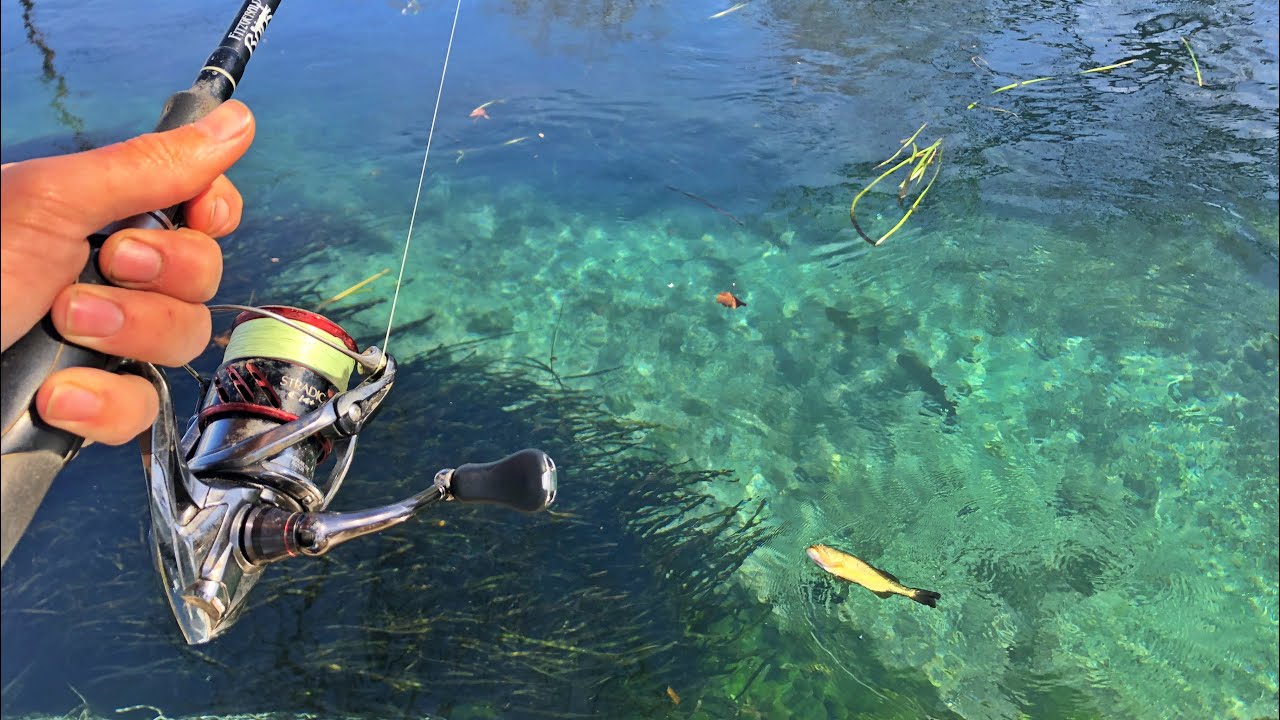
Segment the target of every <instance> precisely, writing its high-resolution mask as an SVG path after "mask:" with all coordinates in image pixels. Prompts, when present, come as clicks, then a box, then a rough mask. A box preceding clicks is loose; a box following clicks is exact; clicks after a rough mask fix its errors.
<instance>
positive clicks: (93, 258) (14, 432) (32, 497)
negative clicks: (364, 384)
mask: <svg viewBox="0 0 1280 720" xmlns="http://www.w3.org/2000/svg"><path fill="white" fill-rule="evenodd" d="M279 4H280V0H247V1H246V2H245V4H244V5H243V6H242V7H241V8H240V11H239V12H238V13H237V14H236V18H235V20H234V21H232V23H231V27H230V28H229V29H228V30H227V32H226V34H225V35H224V36H223V38H222V41H221V42H220V43H219V44H218V47H217V48H215V49H214V51H213V53H212V54H211V55H209V58H208V59H207V60H205V64H204V67H202V68H201V69H200V73H199V75H198V76H197V77H196V81H195V82H194V83H192V85H191V87H190V88H189V89H187V90H182V91H179V92H177V93H174V94H173V95H172V96H170V98H169V99H168V101H167V102H166V103H165V106H164V110H163V111H161V114H160V121H159V122H158V123H157V124H156V132H163V131H165V130H172V129H174V128H176V127H180V126H182V125H187V124H189V123H193V122H195V121H197V120H199V119H200V118H202V117H204V116H205V115H208V114H209V113H210V112H212V111H213V109H214V108H216V107H218V105H220V104H222V103H223V102H225V101H226V100H228V99H230V97H231V94H232V93H233V92H235V88H236V83H237V82H238V81H239V80H240V77H241V76H242V75H243V74H244V69H245V65H246V64H248V62H249V58H250V56H252V54H253V51H254V49H255V48H256V47H257V45H258V42H259V41H260V40H261V39H262V33H263V32H264V31H265V30H266V28H267V23H268V22H270V21H271V16H272V14H273V13H274V12H275V10H276V7H277V6H279ZM181 224H182V206H181V205H175V206H173V207H171V208H167V209H165V210H157V211H154V212H148V213H143V214H141V215H135V216H134V217H131V218H127V219H125V220H122V221H120V222H118V223H115V224H113V225H111V226H110V227H108V228H105V229H104V230H102V231H101V232H99V233H95V234H94V235H92V236H90V237H89V238H88V240H89V244H90V248H91V251H90V253H89V261H88V263H86V264H85V267H84V270H83V271H82V272H81V273H80V278H79V280H78V281H79V282H82V283H88V284H93V285H107V284H109V283H108V282H107V281H106V279H105V278H104V277H103V276H102V273H101V272H100V271H99V269H98V249H99V248H101V247H102V243H103V242H105V241H106V239H107V238H108V237H109V236H110V235H111V234H112V233H113V232H115V231H117V230H121V229H124V228H145V227H163V228H173V227H176V226H178V225H181ZM120 362H121V359H120V358H116V357H109V356H107V355H103V354H101V353H98V352H96V351H93V350H89V349H87V348H82V347H79V346H77V345H72V344H71V343H68V342H67V341H65V340H64V339H63V338H62V337H61V336H60V335H58V332H57V331H56V330H55V329H54V328H53V321H52V320H51V319H50V318H49V317H48V316H45V317H44V319H42V320H41V321H40V322H39V323H37V324H36V326H35V327H33V328H32V329H31V330H30V331H28V332H27V334H26V335H24V336H23V337H22V338H20V339H19V340H18V341H17V342H15V343H14V344H13V345H12V346H11V347H10V348H9V349H7V350H5V351H4V353H3V355H2V356H0V370H2V371H3V374H4V383H3V389H2V392H0V399H2V400H3V402H2V403H0V420H2V421H3V424H0V427H3V435H0V456H2V458H0V496H2V497H0V499H2V500H3V501H4V507H5V512H4V513H3V514H0V552H2V554H0V564H3V562H4V561H6V560H8V559H9V553H10V552H12V550H13V547H14V545H16V544H17V542H18V539H19V538H20V537H22V533H23V531H25V530H26V528H27V524H28V523H30V521H31V518H32V517H33V516H34V515H35V512H36V508H37V507H38V506H39V505H40V501H41V500H42V499H43V498H44V495H45V492H46V491H47V490H48V489H49V485H50V484H51V483H52V482H53V478H54V477H55V476H57V474H58V473H59V472H61V471H62V468H63V466H65V465H66V464H67V463H68V462H70V460H71V459H72V458H73V457H75V455H76V453H77V452H79V450H80V446H81V445H82V444H83V443H84V438H81V437H79V436H76V435H73V434H71V433H68V432H64V431H62V430H57V429H55V428H53V427H50V426H49V425H46V424H45V423H43V422H41V421H40V419H39V418H37V417H36V414H35V412H34V407H33V405H32V403H33V401H34V400H35V396H36V391H37V390H39V389H40V386H41V385H43V384H44V381H45V380H47V379H48V378H49V376H50V375H52V374H53V373H54V372H56V371H58V370H62V369H64V368H70V367H91V368H99V369H104V370H108V371H114V370H115V369H116V368H118V367H119V365H120Z"/></svg>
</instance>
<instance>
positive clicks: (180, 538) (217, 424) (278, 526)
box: [130, 306, 556, 644]
mask: <svg viewBox="0 0 1280 720" xmlns="http://www.w3.org/2000/svg"><path fill="white" fill-rule="evenodd" d="M213 309H215V310H218V309H240V310H242V311H243V312H241V313H240V315H239V316H238V317H237V318H236V320H235V323H234V325H233V327H232V330H231V337H230V341H229V342H228V344H227V348H226V351H225V353H224V355H223V359H222V364H221V365H219V366H218V369H217V371H216V372H215V373H214V374H213V376H212V377H211V378H208V379H202V380H201V385H202V388H201V400H200V405H199V408H198V409H197V412H196V413H195V414H194V415H193V416H192V417H191V420H190V421H189V423H188V426H187V429H186V432H185V433H183V434H182V435H181V436H179V433H178V430H177V421H176V418H175V416H174V412H173V407H172V399H171V395H170V392H169V386H168V383H167V381H166V379H165V376H164V375H163V374H162V373H161V372H160V371H159V370H157V369H156V368H155V367H154V366H151V365H145V364H137V365H136V366H135V367H131V368H130V369H131V370H133V371H135V372H137V373H138V374H140V375H142V376H143V377H145V378H147V379H148V380H149V381H150V382H151V383H152V384H153V385H154V386H155V388H156V391H157V392H158V393H159V395H160V398H161V401H160V402H161V407H160V418H159V420H157V421H156V423H155V425H154V426H152V430H151V435H150V437H149V438H145V439H144V440H143V465H144V470H145V472H146V476H147V483H148V489H149V491H150V498H151V502H150V504H151V520H152V534H151V539H152V552H153V554H154V556H155V560H156V567H157V568H158V570H159V572H160V575H161V580H162V582H163V583H164V585H165V589H166V592H167V595H168V598H169V604H170V606H171V607H172V609H173V614H174V617H175V618H176V619H177V620H178V625H179V627H181V629H182V634H183V636H184V637H186V639H187V642H188V643H192V644H195V643H203V642H207V641H208V640H211V639H213V638H214V637H217V636H218V635H219V634H220V633H222V632H224V631H225V630H226V629H227V628H229V627H230V626H231V625H232V624H233V623H234V622H235V621H236V619H237V618H238V616H239V615H240V613H241V612H242V611H243V609H244V606H245V598H246V597H247V595H248V594H249V591H250V590H251V589H252V588H253V586H254V584H255V583H256V582H257V581H258V579H259V578H260V577H261V576H262V572H263V570H264V569H265V568H266V567H267V566H268V565H270V564H272V563H275V562H279V561H281V560H285V559H287V558H291V557H297V556H300V555H310V556H318V555H323V554H324V553H326V552H328V551H329V550H332V549H333V548H335V547H337V546H338V545H341V544H342V543H345V542H347V541H348V540H351V539H353V538H357V537H360V536H361V535H368V534H370V533H374V532H378V531H380V530H384V529H386V528H388V527H391V526H393V525H398V524H400V523H402V522H404V521H405V520H408V519H409V518H410V517H412V516H413V515H415V514H416V513H418V512H419V511H421V510H422V509H423V508H425V507H426V506H427V505H430V504H432V503H434V502H437V501H440V500H460V501H464V502H489V503H498V504H501V505H506V506H508V507H512V508H515V509H517V510H523V511H526V512H532V511H536V510H541V509H543V508H545V507H547V506H548V505H550V504H551V502H552V501H553V500H554V499H555V494H556V468H555V464H554V463H553V462H552V460H551V458H550V457H548V456H547V455H546V454H545V453H543V452H541V451H539V450H521V451H520V452H517V453H515V454H513V455H510V456H508V457H506V458H504V459H502V460H499V461H497V462H494V463H487V464H467V465H462V466H460V467H458V468H446V469H443V470H440V471H439V472H437V473H436V474H435V478H434V481H433V483H432V485H431V486H430V487H429V488H427V489H426V490H424V491H422V492H420V493H418V494H417V495H414V496H412V497H409V498H405V499H404V500H401V501H399V502H396V503H392V504H390V505H386V506H383V507H379V508H372V509H369V510H362V511H357V512H330V511H328V509H327V508H328V507H329V504H330V502H331V501H332V500H333V498H334V496H335V495H336V494H337V492H338V489H339V488H340V487H341V485H342V481H343V479H344V478H345V477H346V474H347V470H348V469H349V468H350V466H351V461H352V457H353V455H354V453H355V449H356V444H357V441H358V440H359V434H360V431H361V430H363V429H364V427H365V426H366V425H367V424H368V423H369V422H370V421H371V420H372V419H373V417H374V416H375V415H376V414H377V412H378V409H379V407H380V406H381V404H382V402H383V400H385V399H386V396H387V393H388V392H389V391H390V390H391V387H392V385H393V384H394V383H395V378H396V361H395V359H394V358H392V357H391V356H390V355H388V354H386V353H384V352H383V351H382V350H380V349H378V348H377V347H370V348H368V349H367V350H365V351H364V352H363V353H357V352H356V344H355V341H354V340H353V339H352V338H351V336H350V335H348V334H347V333H346V332H344V331H343V330H342V328H340V327H338V326H337V325H335V324H334V323H332V322H330V321H329V320H327V319H325V318H324V317H321V316H320V315H317V314H315V313H311V312H307V311H305V310H299V309H297V308H290V307H280V306H272V307H263V308H244V307H240V306H215V307H214V308H213ZM352 370H358V371H359V372H360V373H361V374H362V375H363V376H364V378H363V379H362V380H361V381H360V383H359V384H358V385H356V386H355V387H354V388H351V389H349V390H348V389H347V384H348V380H349V378H350V376H351V373H352ZM331 455H332V456H335V457H336V460H335V462H334V465H333V469H332V471H331V472H330V474H329V477H328V479H327V481H325V483H324V484H323V485H320V484H317V483H316V481H315V474H316V470H317V468H318V467H319V466H320V464H321V463H323V462H324V461H325V460H326V458H328V457H329V456H331Z"/></svg>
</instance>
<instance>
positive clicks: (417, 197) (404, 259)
mask: <svg viewBox="0 0 1280 720" xmlns="http://www.w3.org/2000/svg"><path fill="white" fill-rule="evenodd" d="M461 12H462V0H458V4H457V7H455V8H454V10H453V27H452V28H451V29H450V30H449V44H448V45H447V46H445V50H444V67H442V68H441V69H440V89H439V90H437V91H436V107H435V110H433V111H432V112H431V128H430V129H429V130H427V147H426V150H424V151H423V153H422V171H421V172H420V173H419V174H418V191H417V192H416V193H415V194H414V196H413V212H412V213H411V214H410V215H409V232H408V234H407V235H405V238H404V254H402V255H401V256H400V274H399V275H397V276H396V291H395V294H394V295H392V296H391V312H390V313H389V315H388V316H387V335H386V337H385V338H383V340H382V351H383V352H386V351H387V346H388V345H390V344H391V327H392V324H393V323H394V322H395V319H396V303H397V302H398V301H399V300H400V286H401V285H402V284H403V283H404V269H405V265H406V264H407V263H408V261H409V242H410V241H411V240H412V239H413V223H414V221H415V220H417V218H418V203H419V201H421V199H422V185H423V183H424V182H425V180H426V178H427V158H429V157H430V156H431V140H432V138H434V137H435V134H436V118H437V117H439V115H440V98H442V97H444V78H445V75H446V74H447V73H448V72H449V56H450V55H451V54H452V53H453V36H454V35H455V34H456V33H457V32H458V15H459V13H461Z"/></svg>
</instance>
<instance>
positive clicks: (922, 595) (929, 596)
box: [907, 588, 942, 608]
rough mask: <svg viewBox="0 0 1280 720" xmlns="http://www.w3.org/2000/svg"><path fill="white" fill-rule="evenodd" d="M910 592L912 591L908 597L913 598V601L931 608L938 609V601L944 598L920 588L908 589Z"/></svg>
mask: <svg viewBox="0 0 1280 720" xmlns="http://www.w3.org/2000/svg"><path fill="white" fill-rule="evenodd" d="M908 590H910V591H911V592H910V593H909V594H908V595H907V597H909V598H911V599H912V600H915V601H916V602H918V603H920V604H921V605H928V606H929V607H931V608H936V607H938V600H939V599H940V598H942V595H940V594H938V593H936V592H934V591H932V590H922V589H920V588H908Z"/></svg>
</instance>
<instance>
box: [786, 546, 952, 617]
mask: <svg viewBox="0 0 1280 720" xmlns="http://www.w3.org/2000/svg"><path fill="white" fill-rule="evenodd" d="M806 552H807V553H808V554H809V557H810V559H812V560H813V561H814V562H816V563H818V567H820V568H822V569H823V570H826V571H827V572H829V573H831V574H832V575H835V576H836V577H838V578H841V579H844V580H848V581H849V582H851V583H857V584H858V585H861V586H862V587H864V588H866V589H868V590H870V591H871V592H873V593H875V594H876V595H877V596H878V597H880V598H887V597H889V596H890V595H901V596H903V597H905V598H911V599H912V600H915V601H916V602H918V603H920V604H921V605H928V606H929V607H931V608H936V607H938V599H939V598H941V597H942V596H941V595H939V594H938V593H936V592H934V591H932V590H921V589H920V588H912V587H907V586H906V585H903V584H902V582H901V581H900V580H898V578H896V577H894V576H893V574H892V573H887V572H885V571H884V570H881V569H880V568H878V567H876V566H874V565H872V564H871V563H868V562H866V561H864V560H859V559H858V558H856V557H854V556H852V555H850V554H849V553H846V552H841V551H840V550H836V549H835V548H831V547H827V546H826V545H812V546H810V547H809V549H808V550H807V551H806Z"/></svg>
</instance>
